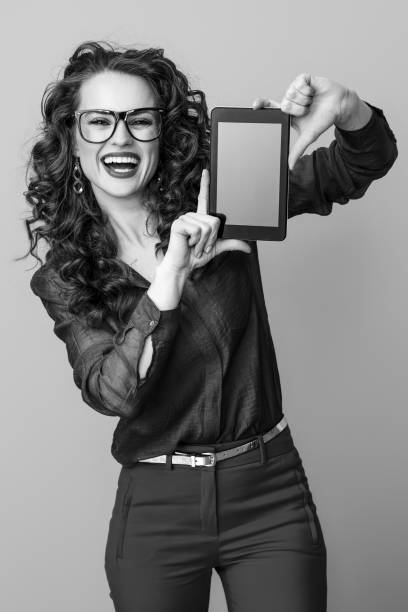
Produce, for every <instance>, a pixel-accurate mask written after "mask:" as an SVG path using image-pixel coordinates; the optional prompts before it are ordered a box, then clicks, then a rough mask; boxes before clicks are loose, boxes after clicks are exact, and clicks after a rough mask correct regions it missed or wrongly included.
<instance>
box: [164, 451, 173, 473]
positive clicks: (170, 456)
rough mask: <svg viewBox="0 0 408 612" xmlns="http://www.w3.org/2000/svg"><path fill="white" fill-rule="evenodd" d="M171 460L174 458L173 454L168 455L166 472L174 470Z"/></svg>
mask: <svg viewBox="0 0 408 612" xmlns="http://www.w3.org/2000/svg"><path fill="white" fill-rule="evenodd" d="M171 458H172V454H171V453H170V455H166V470H172V469H173V468H174V465H173V463H172V460H171Z"/></svg>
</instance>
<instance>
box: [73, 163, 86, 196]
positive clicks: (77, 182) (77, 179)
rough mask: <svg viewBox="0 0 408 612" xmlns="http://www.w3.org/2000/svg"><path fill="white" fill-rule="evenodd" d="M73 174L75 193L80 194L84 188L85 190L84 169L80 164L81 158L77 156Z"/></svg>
mask: <svg viewBox="0 0 408 612" xmlns="http://www.w3.org/2000/svg"><path fill="white" fill-rule="evenodd" d="M72 176H73V177H74V184H73V187H72V188H73V190H74V191H75V193H76V194H77V195H80V194H81V193H82V192H83V190H84V184H83V182H82V180H81V179H82V170H81V166H80V165H79V159H78V158H77V159H76V160H75V165H74V169H73V171H72Z"/></svg>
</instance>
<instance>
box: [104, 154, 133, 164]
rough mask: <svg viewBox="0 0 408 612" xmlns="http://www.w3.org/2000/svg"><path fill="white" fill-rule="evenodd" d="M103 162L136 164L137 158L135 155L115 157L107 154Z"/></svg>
mask: <svg viewBox="0 0 408 612" xmlns="http://www.w3.org/2000/svg"><path fill="white" fill-rule="evenodd" d="M103 161H104V162H105V164H137V163H138V160H137V159H136V158H135V157H115V156H113V155H107V156H106V157H105V158H104V160H103Z"/></svg>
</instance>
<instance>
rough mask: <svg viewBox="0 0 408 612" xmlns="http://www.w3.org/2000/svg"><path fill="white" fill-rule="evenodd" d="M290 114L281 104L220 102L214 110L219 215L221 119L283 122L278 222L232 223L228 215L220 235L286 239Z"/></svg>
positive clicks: (213, 180) (213, 187)
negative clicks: (261, 105) (263, 105)
mask: <svg viewBox="0 0 408 612" xmlns="http://www.w3.org/2000/svg"><path fill="white" fill-rule="evenodd" d="M289 119H290V117H289V115H288V114H287V113H284V112H283V111H281V110H280V109H279V108H261V109H256V110H254V109H252V108H245V107H243V108H238V107H230V106H216V107H214V108H213V109H212V111H211V141H210V201H209V214H216V215H218V214H219V213H221V216H222V210H220V211H218V210H217V162H218V123H220V122H229V123H279V124H280V125H281V152H280V178H279V214H278V226H267V225H231V224H229V223H228V219H225V222H224V223H223V224H222V228H220V229H221V232H220V233H219V237H220V236H221V235H222V237H223V238H238V239H241V240H284V239H285V237H286V231H287V219H288V183H289V166H288V156H289V131H290V120H289Z"/></svg>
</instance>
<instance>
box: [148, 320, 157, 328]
mask: <svg viewBox="0 0 408 612" xmlns="http://www.w3.org/2000/svg"><path fill="white" fill-rule="evenodd" d="M155 323H156V321H155V320H154V319H152V320H151V321H149V326H150V327H153V325H155Z"/></svg>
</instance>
